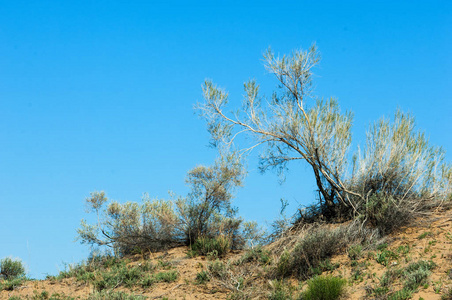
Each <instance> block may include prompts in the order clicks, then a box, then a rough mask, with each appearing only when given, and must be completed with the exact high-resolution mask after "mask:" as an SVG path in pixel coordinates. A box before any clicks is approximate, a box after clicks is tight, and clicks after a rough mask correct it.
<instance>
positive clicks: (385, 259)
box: [375, 249, 398, 266]
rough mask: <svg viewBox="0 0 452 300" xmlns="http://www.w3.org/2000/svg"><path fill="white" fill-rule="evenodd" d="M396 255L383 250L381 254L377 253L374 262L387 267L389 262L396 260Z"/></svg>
mask: <svg viewBox="0 0 452 300" xmlns="http://www.w3.org/2000/svg"><path fill="white" fill-rule="evenodd" d="M397 258H398V255H397V254H396V253H394V252H392V251H390V250H387V249H384V250H383V251H381V252H378V253H377V255H376V257H375V260H376V261H377V263H379V264H381V265H383V266H387V265H388V264H389V262H390V261H391V260H394V259H397Z"/></svg>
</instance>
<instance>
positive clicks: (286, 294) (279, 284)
mask: <svg viewBox="0 0 452 300" xmlns="http://www.w3.org/2000/svg"><path fill="white" fill-rule="evenodd" d="M270 288H271V293H270V295H269V296H268V299H269V300H291V299H293V298H292V292H293V291H292V288H291V287H290V286H289V285H288V283H287V282H285V281H283V280H273V281H270Z"/></svg>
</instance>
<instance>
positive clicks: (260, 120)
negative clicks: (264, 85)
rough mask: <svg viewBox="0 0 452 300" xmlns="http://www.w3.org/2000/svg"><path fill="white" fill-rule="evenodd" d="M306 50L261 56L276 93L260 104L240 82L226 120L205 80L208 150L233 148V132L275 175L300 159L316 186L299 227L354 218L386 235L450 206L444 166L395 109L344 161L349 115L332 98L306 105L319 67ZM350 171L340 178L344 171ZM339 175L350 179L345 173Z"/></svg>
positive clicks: (223, 96) (222, 98) (218, 93)
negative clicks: (239, 97)
mask: <svg viewBox="0 0 452 300" xmlns="http://www.w3.org/2000/svg"><path fill="white" fill-rule="evenodd" d="M319 58H320V56H319V53H318V51H317V49H316V47H315V45H314V46H312V47H311V48H310V49H309V50H307V51H303V50H300V51H294V52H293V54H292V55H289V56H282V57H277V56H275V54H274V53H273V52H272V51H271V50H268V51H267V52H266V53H265V55H264V62H265V68H266V69H267V70H268V71H269V72H270V73H271V74H274V75H275V77H276V79H277V81H278V84H279V88H280V89H279V90H278V92H275V93H274V94H273V97H272V99H271V101H262V99H265V97H263V96H261V95H260V94H259V85H258V84H257V83H256V82H255V81H249V82H247V83H245V84H244V89H245V93H244V94H245V96H244V100H243V105H242V109H241V110H238V111H237V112H235V113H232V114H229V113H227V111H226V105H227V104H228V102H229V96H228V93H227V92H226V91H224V90H222V89H221V88H218V87H217V86H216V85H215V84H213V83H212V82H211V81H209V80H207V81H205V83H204V85H203V94H204V99H205V101H204V102H203V103H201V104H198V111H199V112H200V114H201V115H202V116H203V117H204V118H205V119H206V121H207V124H208V131H209V132H210V134H211V137H212V144H213V145H216V146H218V147H219V149H220V151H222V150H223V149H224V148H230V147H235V144H234V143H235V142H236V141H237V140H238V139H237V138H236V137H237V136H238V135H240V134H242V133H243V134H248V135H249V136H251V141H252V144H251V145H247V146H244V147H239V149H241V150H240V151H241V152H242V153H247V152H248V151H250V150H251V149H254V148H255V147H257V146H263V147H264V149H263V154H262V155H261V160H260V168H261V170H262V171H265V170H267V169H273V168H275V169H277V170H278V171H279V172H280V174H283V172H284V171H285V169H286V168H287V166H288V163H289V162H291V161H295V160H302V161H305V162H306V163H307V164H308V165H309V166H310V168H311V169H312V172H313V177H314V179H315V182H316V185H317V192H318V198H317V202H316V203H315V204H314V205H312V206H309V207H308V208H307V209H306V210H299V214H300V215H299V218H298V221H299V222H309V221H313V220H318V219H326V220H336V219H341V218H342V219H343V218H347V219H350V218H353V217H356V216H360V217H362V219H363V220H366V221H367V222H368V223H370V224H372V225H374V226H376V227H378V228H380V230H381V232H382V233H388V232H390V231H392V230H394V229H395V228H397V227H399V226H401V225H403V224H405V223H406V222H408V221H409V220H410V219H411V217H412V216H414V215H415V214H417V213H418V212H420V211H422V210H425V209H427V208H429V207H431V206H432V205H438V204H440V203H441V202H442V201H445V200H450V198H449V197H450V195H451V192H452V185H451V183H452V166H451V165H450V164H448V163H446V162H445V154H444V151H443V150H442V149H441V148H439V147H433V146H430V145H429V141H428V139H427V138H426V136H425V134H423V133H422V132H419V131H418V130H417V129H416V126H415V122H414V118H413V117H411V116H410V115H408V114H404V113H402V112H401V111H397V112H396V114H395V117H394V120H393V122H392V123H391V122H389V121H387V120H385V119H382V120H380V121H379V122H377V123H375V124H374V125H371V127H370V129H369V131H368V134H367V142H366V146H365V147H364V148H361V149H359V150H358V152H357V153H356V154H355V155H354V156H353V160H352V163H351V164H350V163H349V162H348V159H347V158H348V157H349V156H348V149H349V146H350V144H351V126H352V114H351V113H341V111H340V108H339V105H338V103H337V101H336V100H335V99H328V100H316V101H315V100H314V101H312V103H311V104H309V101H310V100H312V99H315V98H316V97H313V95H312V93H311V92H312V69H313V68H314V67H315V66H316V65H317V64H318V62H319ZM350 170H351V171H352V172H348V171H350ZM347 174H351V176H350V175H347Z"/></svg>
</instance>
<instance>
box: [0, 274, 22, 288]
mask: <svg viewBox="0 0 452 300" xmlns="http://www.w3.org/2000/svg"><path fill="white" fill-rule="evenodd" d="M24 282H25V278H24V277H18V278H14V279H10V280H5V281H3V282H1V283H0V291H2V290H5V291H12V290H14V289H15V288H16V287H18V286H21V285H22V284H23V283H24Z"/></svg>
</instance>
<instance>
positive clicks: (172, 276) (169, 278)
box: [154, 271, 179, 282]
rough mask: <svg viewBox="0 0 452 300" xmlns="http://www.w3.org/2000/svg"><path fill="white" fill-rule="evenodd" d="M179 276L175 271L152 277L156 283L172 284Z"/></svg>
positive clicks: (160, 273)
mask: <svg viewBox="0 0 452 300" xmlns="http://www.w3.org/2000/svg"><path fill="white" fill-rule="evenodd" d="M178 276H179V274H178V273H177V271H169V272H159V273H157V274H155V275H154V278H155V281H156V282H173V281H176V280H177V278H178Z"/></svg>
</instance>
